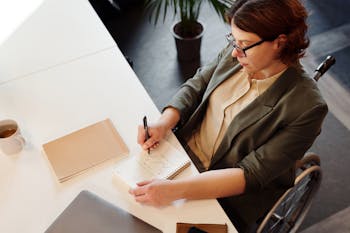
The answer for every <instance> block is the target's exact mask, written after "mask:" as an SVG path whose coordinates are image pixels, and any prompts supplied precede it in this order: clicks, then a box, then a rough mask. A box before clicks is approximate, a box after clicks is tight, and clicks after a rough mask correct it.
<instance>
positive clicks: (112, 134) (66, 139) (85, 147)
mask: <svg viewBox="0 0 350 233" xmlns="http://www.w3.org/2000/svg"><path fill="white" fill-rule="evenodd" d="M43 148H44V151H45V153H46V155H47V157H48V160H49V161H50V163H51V166H52V168H53V170H54V171H55V173H56V176H57V178H58V180H59V181H60V182H64V181H66V180H68V179H70V178H71V177H72V176H75V175H77V174H79V173H81V172H83V171H85V170H87V169H89V168H91V167H93V166H96V165H98V164H100V163H102V162H104V161H106V160H108V159H112V158H116V157H120V156H124V155H127V154H128V153H129V151H128V148H127V146H126V145H125V143H124V141H123V139H122V138H121V137H120V135H119V134H118V132H117V130H116V129H115V128H114V126H113V124H112V122H111V120H110V119H106V120H103V121H100V122H97V123H95V124H93V125H90V126H87V127H85V128H83V129H80V130H78V131H75V132H73V133H71V134H68V135H66V136H63V137H60V138H58V139H56V140H53V141H51V142H48V143H46V144H44V145H43Z"/></svg>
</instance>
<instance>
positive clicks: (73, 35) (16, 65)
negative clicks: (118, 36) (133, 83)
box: [0, 0, 116, 84]
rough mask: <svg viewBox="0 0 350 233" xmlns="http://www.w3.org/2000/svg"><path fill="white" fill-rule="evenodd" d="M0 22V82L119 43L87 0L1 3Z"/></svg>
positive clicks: (26, 0)
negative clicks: (110, 34)
mask: <svg viewBox="0 0 350 233" xmlns="http://www.w3.org/2000/svg"><path fill="white" fill-rule="evenodd" d="M1 1H2V0H1ZM8 2H10V3H8ZM0 22H1V24H0V25H3V27H1V30H0V84H1V83H3V82H6V81H8V80H10V79H16V78H20V77H22V76H25V75H28V74H31V73H34V72H37V71H41V70H45V69H47V68H50V67H54V66H57V65H60V64H64V63H67V62H70V61H72V60H74V59H78V58H80V57H83V56H86V55H90V54H93V53H96V52H98V51H102V50H104V49H108V48H111V47H115V46H116V44H115V42H114V40H113V38H112V37H111V36H109V34H108V31H107V29H106V28H105V27H104V25H103V23H102V22H101V21H100V19H99V18H98V16H97V14H96V12H95V11H94V9H93V8H92V7H91V5H90V3H89V2H88V0H18V1H17V0H16V1H13V3H12V2H11V1H6V3H5V2H1V3H0Z"/></svg>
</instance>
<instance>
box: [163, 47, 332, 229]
mask: <svg viewBox="0 0 350 233" xmlns="http://www.w3.org/2000/svg"><path fill="white" fill-rule="evenodd" d="M231 52H232V49H231V48H229V47H227V48H225V49H224V50H223V51H222V52H221V53H220V54H219V56H218V57H217V58H216V59H215V60H214V61H213V62H212V63H210V64H209V65H207V66H204V67H202V68H200V69H198V71H197V73H196V74H195V75H194V77H193V78H191V79H189V80H188V81H187V82H186V83H184V84H183V85H182V87H181V89H180V90H179V91H178V93H177V94H176V95H175V96H174V97H173V98H172V100H171V101H170V102H169V104H168V105H167V106H172V107H175V108H177V109H178V110H179V111H180V114H181V120H180V122H179V124H178V126H177V128H178V130H177V131H176V135H177V136H178V138H179V139H180V141H181V142H182V143H184V142H185V141H186V140H187V139H188V138H189V137H190V136H191V135H192V134H193V132H194V131H195V130H196V129H197V128H198V126H199V125H200V122H201V121H202V118H203V116H204V114H205V112H206V108H207V104H208V99H209V96H210V94H211V93H212V92H213V90H214V89H215V88H216V87H217V86H218V85H220V84H221V83H222V82H223V81H225V80H226V79H227V78H230V77H231V76H232V75H233V74H234V73H235V72H237V71H238V70H239V69H241V66H240V65H239V63H238V62H237V60H236V59H234V58H232V56H231ZM327 111H328V108H327V105H326V103H325V101H324V100H323V98H322V96H321V94H320V92H319V90H318V88H317V86H316V83H315V81H314V80H313V79H311V78H309V77H308V76H307V75H306V74H305V72H304V71H303V70H302V68H301V66H300V65H295V66H292V67H289V68H288V69H287V70H286V71H285V72H284V73H283V74H282V75H281V76H280V78H279V79H278V80H277V81H276V82H274V83H273V84H272V86H270V87H269V88H268V89H267V90H266V91H265V92H264V93H263V94H262V95H260V96H259V97H258V98H256V99H255V100H254V101H253V102H252V103H251V104H249V105H248V106H247V107H246V108H245V109H243V110H242V111H241V112H240V113H239V114H238V115H237V116H236V117H235V118H234V119H233V120H232V122H231V124H230V125H229V127H228V129H227V132H226V134H225V136H224V138H223V140H222V142H221V144H220V145H219V147H218V149H217V151H216V152H215V154H214V155H213V158H212V161H211V164H210V166H209V169H223V168H232V167H240V168H242V169H243V170H244V175H245V179H246V190H245V193H244V194H242V195H239V196H233V197H227V198H222V199H220V200H219V202H220V203H221V204H222V206H223V208H224V209H225V211H226V213H227V214H228V216H229V217H230V219H231V220H232V221H233V223H234V224H239V225H250V224H251V223H252V222H255V221H256V220H257V219H258V218H259V217H261V216H263V215H264V214H265V213H266V211H267V210H268V209H269V208H270V207H271V206H272V205H273V203H274V202H275V201H276V200H277V199H278V197H279V196H280V195H281V194H282V193H283V192H284V191H285V190H286V189H287V188H289V187H291V186H292V185H293V182H294V179H295V170H294V165H295V162H296V160H298V159H300V158H302V156H303V155H304V153H305V152H306V151H307V150H308V149H309V148H310V146H311V145H312V143H313V142H314V140H315V139H316V137H317V136H318V135H319V134H320V131H321V125H322V122H323V119H324V117H325V116H326V114H327ZM242 229H243V228H242Z"/></svg>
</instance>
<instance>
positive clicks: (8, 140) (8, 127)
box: [0, 119, 25, 155]
mask: <svg viewBox="0 0 350 233" xmlns="http://www.w3.org/2000/svg"><path fill="white" fill-rule="evenodd" d="M24 143H25V140H24V138H23V136H22V135H21V132H20V130H19V127H18V124H17V122H16V121H14V120H10V119H7V120H1V121H0V150H1V151H2V152H4V153H5V154H7V155H12V154H16V153H18V152H20V151H21V150H22V149H23V146H24Z"/></svg>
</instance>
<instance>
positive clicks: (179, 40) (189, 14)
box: [145, 0, 235, 61]
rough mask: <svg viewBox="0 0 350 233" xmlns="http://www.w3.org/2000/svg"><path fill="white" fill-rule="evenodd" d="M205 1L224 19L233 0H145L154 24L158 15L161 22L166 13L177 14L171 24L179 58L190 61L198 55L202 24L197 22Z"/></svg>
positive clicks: (202, 30) (202, 29)
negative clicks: (178, 19)
mask: <svg viewBox="0 0 350 233" xmlns="http://www.w3.org/2000/svg"><path fill="white" fill-rule="evenodd" d="M204 1H207V2H208V3H209V4H210V5H211V6H212V8H213V9H214V10H215V11H216V13H217V14H218V15H219V16H220V17H221V18H222V19H223V20H225V11H226V9H227V8H228V7H230V6H231V5H232V3H233V2H234V1H235V0H145V7H146V11H148V12H150V19H151V20H153V21H154V23H155V24H156V23H157V22H158V20H159V17H160V16H161V14H162V16H163V22H164V20H165V18H166V15H167V13H168V12H169V11H170V12H171V11H172V12H173V16H174V17H175V16H179V18H180V21H179V22H176V23H175V24H174V25H173V26H172V32H173V35H174V38H175V42H176V48H177V54H178V58H179V60H182V61H190V60H195V59H198V58H199V57H200V45H201V39H202V36H203V32H204V26H203V24H201V23H200V22H198V16H199V13H200V10H201V7H202V3H203V2H204Z"/></svg>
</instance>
